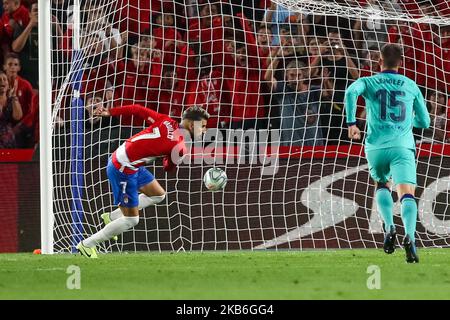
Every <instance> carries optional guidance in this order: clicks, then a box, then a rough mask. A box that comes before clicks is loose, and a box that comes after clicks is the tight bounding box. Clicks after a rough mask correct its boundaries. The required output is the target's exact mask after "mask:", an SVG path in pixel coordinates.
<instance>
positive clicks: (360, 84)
mask: <svg viewBox="0 0 450 320" xmlns="http://www.w3.org/2000/svg"><path fill="white" fill-rule="evenodd" d="M365 90H366V82H365V80H364V79H363V78H361V79H358V80H356V81H355V82H353V83H352V84H351V85H350V86H349V87H348V88H347V90H345V99H344V107H345V112H346V119H347V125H348V126H352V125H354V124H356V101H357V100H358V97H359V96H360V95H362V94H363V93H364V91H365Z"/></svg>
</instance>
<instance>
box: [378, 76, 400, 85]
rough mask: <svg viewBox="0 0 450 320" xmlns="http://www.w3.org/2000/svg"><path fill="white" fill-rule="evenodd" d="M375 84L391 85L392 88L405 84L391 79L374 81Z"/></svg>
mask: <svg viewBox="0 0 450 320" xmlns="http://www.w3.org/2000/svg"><path fill="white" fill-rule="evenodd" d="M376 82H377V83H378V84H384V83H388V84H393V85H394V86H400V87H401V86H403V84H404V83H405V81H404V80H401V79H393V78H379V79H376Z"/></svg>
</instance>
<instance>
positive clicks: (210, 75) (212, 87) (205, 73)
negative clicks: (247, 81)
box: [184, 55, 231, 129]
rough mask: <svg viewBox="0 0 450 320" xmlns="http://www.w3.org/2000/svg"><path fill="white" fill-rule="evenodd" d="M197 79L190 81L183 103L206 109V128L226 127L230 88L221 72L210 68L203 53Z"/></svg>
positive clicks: (228, 116)
mask: <svg viewBox="0 0 450 320" xmlns="http://www.w3.org/2000/svg"><path fill="white" fill-rule="evenodd" d="M198 77H199V80H198V81H195V82H194V81H192V82H190V85H189V86H188V88H187V94H186V98H185V100H184V105H185V106H186V107H188V106H192V105H200V106H201V107H202V108H204V109H205V110H206V111H208V113H209V115H210V118H209V120H208V128H218V129H223V128H228V127H229V123H230V112H231V110H230V102H231V99H230V89H229V88H227V84H228V82H227V81H224V79H223V75H222V73H220V72H219V71H218V70H217V69H213V68H212V64H211V59H210V57H209V56H207V55H205V56H203V57H202V58H201V61H200V72H199V76H198Z"/></svg>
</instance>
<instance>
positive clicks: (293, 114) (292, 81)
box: [265, 59, 323, 146]
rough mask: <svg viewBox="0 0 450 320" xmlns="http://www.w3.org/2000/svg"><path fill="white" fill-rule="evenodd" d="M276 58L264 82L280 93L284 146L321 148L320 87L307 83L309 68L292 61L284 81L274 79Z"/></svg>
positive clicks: (282, 142)
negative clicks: (268, 82)
mask: <svg viewBox="0 0 450 320" xmlns="http://www.w3.org/2000/svg"><path fill="white" fill-rule="evenodd" d="M277 63H278V59H274V60H273V62H272V63H271V65H270V66H269V68H268V69H267V71H266V74H265V79H266V81H270V82H271V84H272V90H273V92H276V93H279V94H278V99H277V100H278V106H279V108H281V112H280V116H281V128H280V129H281V135H280V139H281V145H284V146H290V145H293V146H314V145H316V146H319V145H323V136H322V130H321V129H320V127H319V101H320V91H321V90H320V87H316V86H313V87H310V86H309V84H308V80H307V79H308V68H307V67H306V65H305V64H304V63H303V62H300V61H296V60H293V61H291V62H290V63H289V64H288V65H287V67H286V75H285V77H286V78H285V80H284V81H278V80H276V79H275V77H274V76H273V75H274V72H273V71H274V69H275V67H276V64H277Z"/></svg>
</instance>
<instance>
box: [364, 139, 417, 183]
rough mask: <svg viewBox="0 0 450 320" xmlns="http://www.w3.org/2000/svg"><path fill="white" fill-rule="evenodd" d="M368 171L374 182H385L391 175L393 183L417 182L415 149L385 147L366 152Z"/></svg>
mask: <svg viewBox="0 0 450 320" xmlns="http://www.w3.org/2000/svg"><path fill="white" fill-rule="evenodd" d="M366 157H367V162H368V163H369V172H370V175H371V176H372V178H373V179H374V180H375V181H376V182H381V183H386V182H388V181H389V179H390V178H391V177H392V179H393V180H394V184H395V185H398V184H413V185H416V184H417V180H416V159H415V150H412V149H407V148H401V147H396V148H385V149H378V150H370V151H367V152H366Z"/></svg>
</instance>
